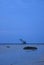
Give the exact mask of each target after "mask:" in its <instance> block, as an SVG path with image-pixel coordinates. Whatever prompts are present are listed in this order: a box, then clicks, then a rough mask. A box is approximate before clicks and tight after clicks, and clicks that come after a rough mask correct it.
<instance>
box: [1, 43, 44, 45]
mask: <svg viewBox="0 0 44 65" xmlns="http://www.w3.org/2000/svg"><path fill="white" fill-rule="evenodd" d="M0 45H44V43H26V44H23V43H0Z"/></svg>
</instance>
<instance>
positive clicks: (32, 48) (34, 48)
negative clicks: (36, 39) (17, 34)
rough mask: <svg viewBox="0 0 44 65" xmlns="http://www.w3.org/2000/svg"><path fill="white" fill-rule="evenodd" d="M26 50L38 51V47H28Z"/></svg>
mask: <svg viewBox="0 0 44 65" xmlns="http://www.w3.org/2000/svg"><path fill="white" fill-rule="evenodd" d="M23 49H24V50H37V47H32V46H26V47H24V48H23Z"/></svg>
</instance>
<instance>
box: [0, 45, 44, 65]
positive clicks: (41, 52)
mask: <svg viewBox="0 0 44 65" xmlns="http://www.w3.org/2000/svg"><path fill="white" fill-rule="evenodd" d="M25 46H36V47H37V48H38V49H37V50H36V51H32V50H23V48H24V47H25ZM7 47H8V45H0V65H44V45H9V47H10V48H7Z"/></svg>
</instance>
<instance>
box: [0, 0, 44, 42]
mask: <svg viewBox="0 0 44 65" xmlns="http://www.w3.org/2000/svg"><path fill="white" fill-rule="evenodd" d="M20 38H22V39H24V40H26V41H27V42H32V43H35V42H36V43H37V42H40V43H41V42H44V0H0V43H3V42H20V41H19V39H20Z"/></svg>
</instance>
